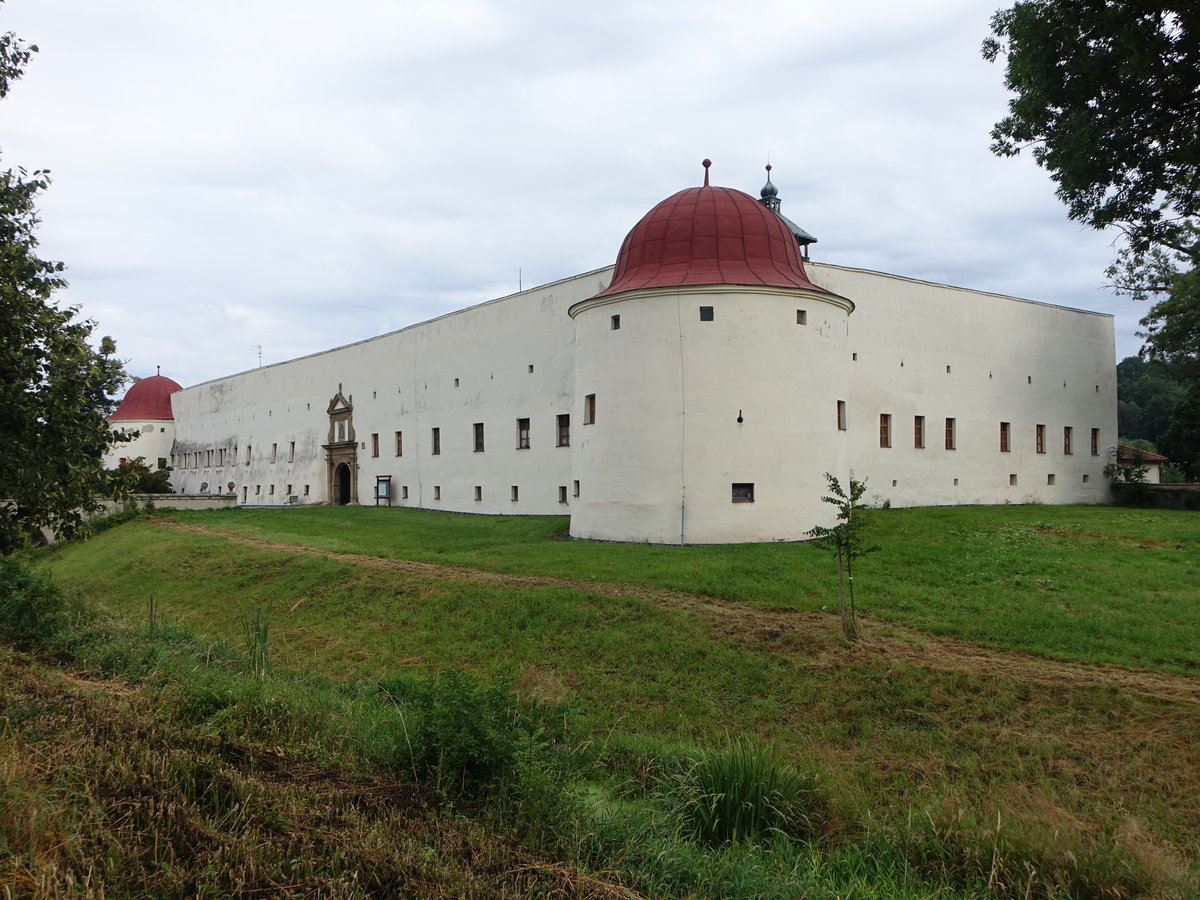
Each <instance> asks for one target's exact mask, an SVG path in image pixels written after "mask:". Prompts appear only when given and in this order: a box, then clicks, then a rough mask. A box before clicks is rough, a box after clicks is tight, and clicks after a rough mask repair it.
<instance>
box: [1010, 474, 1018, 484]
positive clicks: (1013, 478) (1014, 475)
mask: <svg viewBox="0 0 1200 900" xmlns="http://www.w3.org/2000/svg"><path fill="white" fill-rule="evenodd" d="M1008 486H1009V487H1016V486H1017V476H1016V473H1013V474H1012V475H1009V476H1008Z"/></svg>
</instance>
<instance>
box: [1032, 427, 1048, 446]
mask: <svg viewBox="0 0 1200 900" xmlns="http://www.w3.org/2000/svg"><path fill="white" fill-rule="evenodd" d="M1034 447H1035V449H1036V450H1037V452H1038V453H1045V452H1046V426H1045V425H1038V426H1037V427H1036V429H1035V430H1034Z"/></svg>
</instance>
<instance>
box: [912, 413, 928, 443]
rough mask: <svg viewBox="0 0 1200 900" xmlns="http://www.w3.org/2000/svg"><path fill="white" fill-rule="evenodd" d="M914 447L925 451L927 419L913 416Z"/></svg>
mask: <svg viewBox="0 0 1200 900" xmlns="http://www.w3.org/2000/svg"><path fill="white" fill-rule="evenodd" d="M913 446H914V447H916V448H917V449H918V450H924V449H925V417H924V416H913Z"/></svg>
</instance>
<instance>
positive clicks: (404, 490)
mask: <svg viewBox="0 0 1200 900" xmlns="http://www.w3.org/2000/svg"><path fill="white" fill-rule="evenodd" d="M400 499H401V500H407V499H408V485H407V484H402V485H400Z"/></svg>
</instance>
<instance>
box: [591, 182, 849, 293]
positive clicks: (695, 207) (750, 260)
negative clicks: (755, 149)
mask: <svg viewBox="0 0 1200 900" xmlns="http://www.w3.org/2000/svg"><path fill="white" fill-rule="evenodd" d="M700 284H744V285H767V286H771V287H795V288H807V289H808V290H811V291H821V292H822V293H827V292H826V291H825V290H824V289H823V288H819V287H817V286H816V285H815V284H813V283H812V282H811V281H809V280H808V275H807V274H806V273H805V271H804V262H803V261H802V260H801V258H800V250H799V247H798V246H797V244H796V238H795V237H794V236H793V235H792V233H791V231H790V230H789V229H788V226H787V224H786V223H785V222H784V221H783V219H781V218H780V217H779V216H778V215H776V214H775V213H774V212H772V211H771V210H769V209H767V207H765V206H763V205H762V204H761V203H759V202H758V201H757V200H755V199H754V198H753V197H751V196H750V195H749V194H744V193H742V192H741V191H736V190H733V189H732V188H724V187H709V186H708V185H705V186H704V187H693V188H686V189H685V190H682V191H680V192H679V193H677V194H672V195H671V196H670V197H668V198H667V199H666V200H664V201H662V202H661V203H660V204H658V206H656V207H654V209H652V210H650V212H648V213H646V215H645V216H643V217H642V220H641V221H640V222H638V223H637V224H636V225H635V226H633V230H632V231H630V232H629V234H628V235H627V236H626V237H625V242H624V243H623V244H622V245H621V252H620V253H619V254H618V255H617V265H616V268H615V270H614V272H613V279H612V283H611V284H609V286H608V287H607V288H605V289H604V290H603V291H601V292H600V293H599V294H597V295H596V296H597V297H603V296H605V295H608V294H617V293H620V292H622V291H631V290H636V289H638V288H648V287H675V286H682V285H700Z"/></svg>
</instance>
